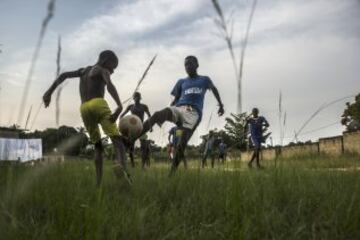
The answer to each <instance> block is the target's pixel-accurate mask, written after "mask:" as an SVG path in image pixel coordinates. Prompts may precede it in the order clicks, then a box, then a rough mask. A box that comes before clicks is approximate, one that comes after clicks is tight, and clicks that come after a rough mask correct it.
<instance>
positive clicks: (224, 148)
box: [219, 143, 226, 153]
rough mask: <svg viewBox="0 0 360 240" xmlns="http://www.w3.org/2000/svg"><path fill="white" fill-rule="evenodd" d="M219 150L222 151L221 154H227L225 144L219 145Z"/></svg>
mask: <svg viewBox="0 0 360 240" xmlns="http://www.w3.org/2000/svg"><path fill="white" fill-rule="evenodd" d="M219 150H220V153H225V150H226V144H225V143H220V144H219Z"/></svg>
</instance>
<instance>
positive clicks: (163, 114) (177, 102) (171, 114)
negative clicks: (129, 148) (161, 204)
mask: <svg viewBox="0 0 360 240" xmlns="http://www.w3.org/2000/svg"><path fill="white" fill-rule="evenodd" d="M184 65H185V71H186V73H187V75H188V76H187V77H185V78H183V79H180V80H179V81H178V82H177V83H176V85H175V86H174V88H173V90H172V91H171V95H173V96H174V100H173V102H172V103H171V106H170V107H166V108H164V109H162V110H160V111H158V112H155V113H154V115H152V116H151V117H150V118H149V119H148V120H146V121H145V123H144V129H143V132H142V134H145V133H146V132H148V131H149V130H150V129H152V127H153V126H154V125H155V124H158V125H162V124H163V123H164V122H165V121H170V122H173V123H175V124H176V125H177V126H178V127H179V129H181V130H182V132H183V133H182V134H181V138H180V139H179V142H178V144H177V146H176V151H175V155H174V159H173V161H172V166H171V170H170V175H172V174H174V173H175V171H176V169H177V167H178V166H179V163H180V161H181V160H184V159H185V156H184V152H185V149H186V146H187V143H188V141H189V140H190V138H191V136H192V134H193V132H194V131H195V129H196V127H197V126H198V125H199V123H200V121H201V118H202V111H203V105H204V97H205V93H206V91H207V90H211V91H212V92H213V94H214V96H215V98H216V100H217V102H218V104H219V110H218V114H219V116H222V115H223V114H224V106H223V104H222V102H221V98H220V95H219V92H218V90H217V88H216V87H215V85H214V84H213V82H212V81H211V79H210V78H209V77H207V76H201V75H198V73H197V69H198V67H199V63H198V59H197V58H196V57H195V56H187V57H186V58H185V63H184Z"/></svg>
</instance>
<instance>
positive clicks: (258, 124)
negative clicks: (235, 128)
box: [245, 108, 270, 168]
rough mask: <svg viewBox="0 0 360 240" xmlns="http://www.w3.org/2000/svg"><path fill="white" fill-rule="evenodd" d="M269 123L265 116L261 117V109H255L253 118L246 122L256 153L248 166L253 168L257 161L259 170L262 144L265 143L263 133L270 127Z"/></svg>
mask: <svg viewBox="0 0 360 240" xmlns="http://www.w3.org/2000/svg"><path fill="white" fill-rule="evenodd" d="M269 126H270V125H269V123H268V121H266V119H265V118H264V117H263V116H259V109H257V108H253V110H252V117H251V118H249V119H248V120H247V121H246V125H245V127H249V128H250V129H249V130H250V139H251V142H252V144H253V145H254V153H253V155H252V157H251V160H250V162H249V163H248V166H249V167H250V168H251V167H252V163H253V161H254V160H255V159H256V165H257V167H258V168H261V166H260V156H259V155H260V150H261V143H262V142H263V132H265V131H266V129H267V128H268V127H269Z"/></svg>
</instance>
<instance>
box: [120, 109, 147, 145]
mask: <svg viewBox="0 0 360 240" xmlns="http://www.w3.org/2000/svg"><path fill="white" fill-rule="evenodd" d="M119 130H120V132H121V134H122V135H123V136H125V137H128V138H129V139H130V140H135V139H136V138H138V137H140V134H141V132H142V130H143V124H142V122H141V120H140V118H139V117H138V116H136V115H133V114H131V115H127V116H125V117H123V118H121V119H120V122H119Z"/></svg>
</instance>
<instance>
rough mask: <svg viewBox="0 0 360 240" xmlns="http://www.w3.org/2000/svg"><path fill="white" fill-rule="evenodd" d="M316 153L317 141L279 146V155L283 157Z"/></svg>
mask: <svg viewBox="0 0 360 240" xmlns="http://www.w3.org/2000/svg"><path fill="white" fill-rule="evenodd" d="M316 154H319V143H309V144H304V145H294V146H285V147H282V148H281V153H280V156H281V157H284V158H291V157H296V156H307V155H316Z"/></svg>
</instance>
